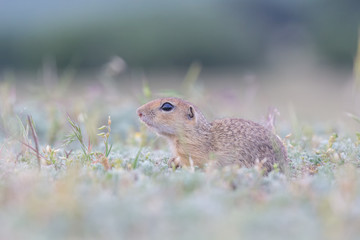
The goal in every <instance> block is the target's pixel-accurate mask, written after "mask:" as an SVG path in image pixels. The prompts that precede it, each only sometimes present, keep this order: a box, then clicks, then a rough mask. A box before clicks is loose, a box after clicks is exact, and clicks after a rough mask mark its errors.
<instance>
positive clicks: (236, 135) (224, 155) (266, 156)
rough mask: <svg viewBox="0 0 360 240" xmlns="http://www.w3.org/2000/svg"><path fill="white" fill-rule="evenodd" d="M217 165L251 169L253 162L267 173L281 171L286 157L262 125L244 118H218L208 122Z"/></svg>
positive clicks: (275, 138) (276, 139)
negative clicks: (238, 165)
mask: <svg viewBox="0 0 360 240" xmlns="http://www.w3.org/2000/svg"><path fill="white" fill-rule="evenodd" d="M211 125H212V128H211V132H212V134H213V137H212V139H213V147H214V152H215V153H216V154H215V155H216V159H218V164H220V165H229V164H240V165H242V166H246V167H251V166H253V165H254V163H256V162H257V161H258V162H259V163H260V164H263V166H265V167H266V168H267V170H268V171H270V170H272V169H273V166H274V164H276V163H277V164H278V166H279V167H280V168H283V166H284V164H286V163H287V154H286V150H285V147H284V145H283V143H282V142H281V141H280V139H279V138H278V137H277V136H276V135H274V134H273V133H272V132H271V131H270V130H268V129H267V128H265V127H263V126H262V125H260V124H258V123H255V122H252V121H249V120H244V119H219V120H215V121H213V122H212V123H211Z"/></svg>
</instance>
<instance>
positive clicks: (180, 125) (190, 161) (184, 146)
mask: <svg viewBox="0 0 360 240" xmlns="http://www.w3.org/2000/svg"><path fill="white" fill-rule="evenodd" d="M137 114H138V116H139V118H140V120H141V121H142V122H144V123H145V124H146V125H147V126H148V127H149V128H151V129H152V130H154V131H155V132H156V133H157V134H159V135H161V136H164V137H166V138H167V140H168V142H169V143H170V146H171V148H172V152H173V154H174V157H173V158H172V159H170V160H169V162H168V163H169V166H170V167H171V166H191V165H194V166H200V167H202V166H203V165H204V164H205V163H208V164H209V163H215V164H216V165H218V166H225V165H231V164H238V165H240V166H242V167H251V166H254V165H255V164H256V163H260V164H262V166H263V167H264V169H265V170H266V171H271V170H272V169H273V168H274V166H275V165H277V166H278V167H279V168H280V170H283V169H284V167H285V166H286V163H287V155H286V150H285V147H284V145H283V144H282V142H281V141H280V139H279V137H277V136H276V135H274V134H273V133H272V132H271V131H270V130H269V129H267V128H265V127H263V126H261V125H260V124H257V123H255V122H252V121H248V120H244V119H219V120H215V121H213V122H208V121H207V120H206V118H205V117H204V115H203V114H202V113H201V112H200V110H199V109H198V108H197V107H196V106H194V105H193V104H192V103H190V102H187V101H185V100H182V99H180V98H160V99H156V100H153V101H151V102H149V103H147V104H145V105H143V106H141V107H140V108H138V109H137ZM212 160H213V161H212Z"/></svg>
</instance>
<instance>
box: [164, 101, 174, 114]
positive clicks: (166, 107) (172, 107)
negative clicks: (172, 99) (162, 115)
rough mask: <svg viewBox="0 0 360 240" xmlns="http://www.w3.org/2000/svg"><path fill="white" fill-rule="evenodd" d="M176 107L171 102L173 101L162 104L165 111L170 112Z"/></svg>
mask: <svg viewBox="0 0 360 240" xmlns="http://www.w3.org/2000/svg"><path fill="white" fill-rule="evenodd" d="M173 109H174V106H173V105H172V104H171V103H168V102H166V103H164V104H163V105H162V106H161V110H163V111H165V112H169V111H171V110H173Z"/></svg>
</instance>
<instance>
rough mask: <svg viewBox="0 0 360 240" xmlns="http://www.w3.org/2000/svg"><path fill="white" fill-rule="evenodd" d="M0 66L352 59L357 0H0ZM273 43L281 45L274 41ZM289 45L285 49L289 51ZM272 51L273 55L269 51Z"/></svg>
mask: <svg viewBox="0 0 360 240" xmlns="http://www.w3.org/2000/svg"><path fill="white" fill-rule="evenodd" d="M0 4H1V7H0V53H1V54H0V66H1V68H10V69H11V68H22V69H34V68H35V69H36V68H38V67H39V66H40V65H41V64H42V63H43V61H44V59H45V58H46V57H53V58H54V59H56V64H57V66H58V67H59V68H66V67H68V66H70V65H71V66H73V67H76V68H77V69H80V68H81V69H85V68H93V67H98V66H99V65H102V64H104V63H105V62H107V61H108V60H109V59H110V58H111V57H112V56H114V55H117V56H120V57H121V58H123V59H124V60H125V62H126V63H127V64H128V65H129V66H131V67H142V68H155V67H157V68H164V67H167V68H169V67H175V68H178V67H188V66H189V64H190V63H192V62H193V61H194V60H197V61H200V62H201V63H202V64H203V65H204V66H207V67H224V66H225V67H229V66H236V67H241V68H243V67H263V66H264V65H265V64H267V63H268V61H269V57H270V58H271V60H274V59H276V58H279V57H284V56H283V54H281V50H280V49H282V50H284V49H285V50H286V51H289V52H293V51H299V50H300V51H310V52H312V54H314V55H316V56H317V57H319V58H320V60H321V62H323V63H327V64H332V65H333V66H336V67H348V68H351V67H352V62H353V59H354V56H355V52H356V42H357V35H358V25H359V21H360V2H359V1H357V0H295V1H291V2H289V1H286V0H241V1H219V0H198V1H190V0H183V1H176V2H171V3H170V2H168V1H164V0H155V1H151V2H149V1H144V0H138V1H124V0H120V1H119V0H106V1H97V0H78V1H74V2H66V1H46V0H34V1H31V2H29V1H1V3H0ZM279 48H280V49H279ZM289 54H290V53H289ZM273 58H274V59H273Z"/></svg>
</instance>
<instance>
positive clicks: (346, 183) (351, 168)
mask: <svg viewBox="0 0 360 240" xmlns="http://www.w3.org/2000/svg"><path fill="white" fill-rule="evenodd" d="M200 70H201V68H200V66H198V65H196V64H194V65H193V66H192V67H191V68H190V69H189V71H188V73H187V74H186V71H185V73H184V74H183V73H168V74H159V73H153V74H147V75H145V74H143V73H141V72H140V73H134V74H133V75H132V76H131V77H130V76H123V77H122V79H120V80H119V79H118V80H117V81H115V80H114V78H112V77H111V76H110V75H106V73H97V74H98V75H96V74H95V76H94V75H85V76H80V75H79V74H75V73H74V72H73V71H72V70H68V71H63V72H60V73H59V74H55V73H54V72H53V71H51V69H50V70H49V69H46V68H45V69H44V70H43V71H42V74H39V75H37V76H33V77H31V76H27V75H26V77H24V76H19V75H16V74H12V73H7V74H4V75H3V77H2V80H1V81H0V110H1V121H0V223H1V224H0V238H1V239H292V240H295V239H359V234H360V170H359V167H360V147H359V145H360V134H359V132H360V119H359V118H358V117H357V115H359V114H360V112H359V106H360V105H359V102H358V101H359V98H358V97H357V98H356V93H354V91H353V90H354V89H353V87H352V86H353V85H352V84H353V82H352V81H351V76H350V75H351V74H349V73H339V72H337V73H336V74H335V73H334V72H329V71H328V69H327V70H326V71H319V72H316V73H314V72H311V71H306V72H307V73H308V74H309V75H306V76H305V75H304V74H300V75H301V76H298V78H299V79H301V78H303V79H307V80H306V81H305V80H303V82H301V81H300V80H299V79H294V82H296V84H294V83H292V82H291V83H289V82H287V81H285V80H284V79H288V78H296V74H297V73H303V72H305V71H302V70H303V69H300V70H299V69H297V72H296V71H295V70H294V69H289V70H288V72H287V71H282V72H278V73H277V75H271V74H269V73H259V74H256V75H252V74H243V73H241V74H234V75H231V76H229V75H224V74H222V73H218V74H217V75H216V74H213V73H211V72H209V73H206V72H205V73H204V74H202V75H200V77H199V73H200ZM307 70H309V69H307ZM290 73H291V74H293V75H291V74H290ZM272 74H273V73H272ZM169 76H171V77H169ZM184 76H185V77H184ZM24 78H28V79H27V80H28V81H21V80H24ZM268 78H270V80H271V81H270V80H269V81H264V80H265V79H268ZM75 79H76V80H75ZM99 79H101V80H99ZM129 79H131V81H130V80H129ZM215 79H222V81H215ZM274 79H278V81H275V80H274ZM324 79H326V80H324ZM339 79H342V80H340V81H339ZM134 80H135V81H134ZM240 80H241V81H240ZM268 82H269V83H268ZM270 82H271V84H270ZM169 89H170V90H169ZM169 95H171V96H182V97H185V98H187V99H189V100H191V101H192V102H194V103H195V104H196V105H198V106H199V107H200V108H201V109H202V110H203V112H204V114H205V115H206V116H207V117H208V118H209V119H215V118H221V117H225V116H238V117H243V118H248V119H252V120H254V121H257V122H262V121H263V119H264V117H265V116H266V113H267V109H268V107H269V106H276V107H277V108H278V110H279V112H280V116H278V117H277V121H276V129H277V134H278V135H280V136H281V137H282V139H283V141H284V143H285V145H286V148H287V151H288V155H289V158H290V160H291V162H290V171H289V172H288V173H287V174H282V173H280V172H277V171H273V172H271V173H270V174H269V175H266V176H265V175H263V174H262V171H261V169H259V168H258V167H254V168H252V169H246V168H237V167H232V168H230V167H229V168H224V169H218V170H214V169H213V170H209V169H198V168H195V169H177V170H174V169H168V167H167V160H168V159H169V158H170V152H169V149H168V146H167V144H166V143H165V142H164V140H163V139H161V138H158V137H156V136H155V135H154V134H152V133H151V132H149V131H147V129H146V128H145V127H144V126H142V125H140V123H139V121H138V120H137V116H136V113H135V110H136V108H137V107H138V106H140V105H141V104H142V103H144V102H146V101H147V100H149V99H153V98H155V97H157V96H169ZM109 116H110V118H109Z"/></svg>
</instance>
